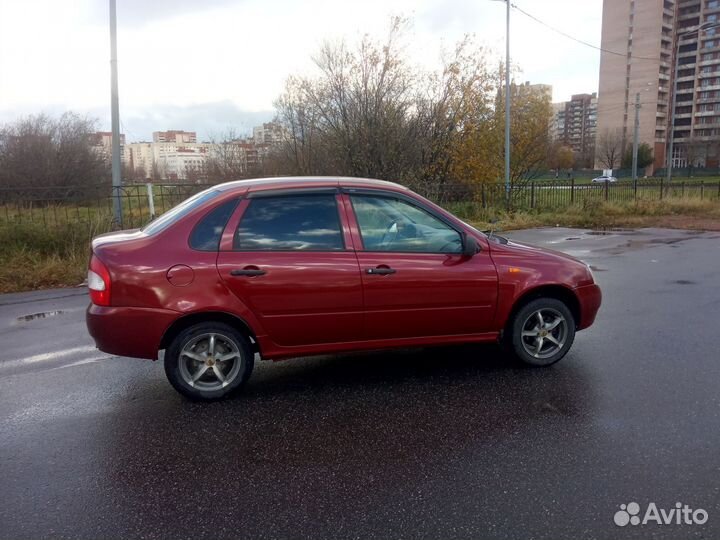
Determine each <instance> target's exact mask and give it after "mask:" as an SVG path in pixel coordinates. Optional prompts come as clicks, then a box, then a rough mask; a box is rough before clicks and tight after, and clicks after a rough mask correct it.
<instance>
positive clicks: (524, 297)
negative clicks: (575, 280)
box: [505, 285, 581, 329]
mask: <svg viewBox="0 0 720 540" xmlns="http://www.w3.org/2000/svg"><path fill="white" fill-rule="evenodd" d="M538 298H554V299H555V300H559V301H561V302H562V303H564V304H565V305H566V306H567V307H568V309H569V310H570V313H572V316H573V319H575V328H576V329H577V328H579V327H580V317H581V310H580V301H579V300H578V297H577V296H576V295H575V292H574V291H573V290H572V289H570V288H569V287H566V286H564V285H540V286H538V287H534V288H532V289H530V290H527V291H525V292H523V293H522V294H521V295H520V296H519V297H518V298H517V299H516V300H515V302H514V303H513V306H512V308H511V309H510V313H509V314H508V317H507V320H506V321H505V328H506V329H507V327H508V325H509V324H512V320H513V318H514V317H515V314H516V313H517V312H518V311H519V310H520V309H522V308H523V307H524V306H525V305H527V304H528V303H529V302H532V301H533V300H537V299H538Z"/></svg>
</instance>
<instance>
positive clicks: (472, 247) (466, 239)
mask: <svg viewBox="0 0 720 540" xmlns="http://www.w3.org/2000/svg"><path fill="white" fill-rule="evenodd" d="M478 247H479V246H478V242H477V240H476V239H475V237H474V236H468V234H467V233H463V249H462V254H463V257H473V256H475V254H476V253H477V252H478Z"/></svg>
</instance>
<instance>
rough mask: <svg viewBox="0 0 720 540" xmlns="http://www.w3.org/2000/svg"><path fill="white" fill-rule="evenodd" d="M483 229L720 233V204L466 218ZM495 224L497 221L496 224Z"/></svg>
mask: <svg viewBox="0 0 720 540" xmlns="http://www.w3.org/2000/svg"><path fill="white" fill-rule="evenodd" d="M466 217H467V219H469V220H471V221H472V222H473V224H475V225H476V226H477V227H479V228H481V229H491V228H495V229H496V230H513V229H528V228H532V227H543V226H561V227H579V228H586V229H595V228H607V227H629V228H640V227H668V228H675V229H703V230H720V203H719V202H718V201H708V200H704V201H703V200H700V199H679V198H678V199H665V200H662V201H643V200H639V201H637V202H629V203H606V202H603V201H588V202H587V203H585V204H584V205H578V206H570V207H568V208H565V209H562V210H557V211H553V212H548V211H536V212H534V211H521V212H509V213H508V212H502V211H500V212H498V211H495V212H492V211H490V212H487V211H486V212H479V213H476V214H475V215H469V216H466ZM493 220H497V221H496V222H495V223H493Z"/></svg>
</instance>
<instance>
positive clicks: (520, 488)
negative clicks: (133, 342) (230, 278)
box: [0, 228, 720, 539]
mask: <svg viewBox="0 0 720 540" xmlns="http://www.w3.org/2000/svg"><path fill="white" fill-rule="evenodd" d="M509 236H511V237H513V238H517V239H519V240H523V241H530V242H533V243H536V244H540V245H545V246H548V247H553V248H555V249H559V250H562V251H566V252H569V253H571V254H574V255H576V256H578V257H580V258H582V259H584V260H586V261H587V262H589V263H590V264H592V265H593V267H594V268H595V270H596V272H595V275H596V279H597V281H598V282H599V283H600V284H601V286H602V287H603V291H604V305H603V307H602V309H601V311H600V314H599V316H598V319H597V322H596V324H595V325H594V326H593V327H591V328H590V329H589V330H587V331H583V332H581V333H579V334H578V336H577V339H576V342H575V345H574V348H573V349H572V351H571V352H570V353H569V354H568V356H567V357H566V358H565V359H564V360H563V361H562V362H560V363H559V364H557V365H556V366H553V367H552V368H549V369H522V368H518V367H513V366H512V365H509V364H508V363H507V361H506V360H505V359H504V358H503V357H502V356H501V355H500V354H499V352H498V351H497V349H496V348H495V347H492V346H467V347H453V348H440V349H426V350H408V351H399V352H392V353H386V352H384V353H367V354H356V355H343V356H325V357H315V358H310V359H304V360H290V361H286V362H280V363H267V362H261V363H259V364H258V365H257V366H256V371H255V373H254V375H253V377H252V379H251V380H250V383H249V384H248V386H247V387H246V391H245V393H244V394H243V395H241V396H238V397H236V398H234V399H232V400H229V401H226V402H222V403H213V404H196V403H190V402H188V401H185V400H184V399H183V398H182V397H181V396H179V395H178V394H176V393H175V391H174V390H173V389H172V388H171V387H170V385H169V384H168V383H167V382H166V381H165V377H164V373H163V370H162V366H161V365H160V363H158V362H150V361H143V360H133V359H127V358H117V357H110V356H108V355H105V354H102V353H99V352H98V351H96V350H95V349H94V348H93V346H92V342H91V340H90V338H89V336H88V335H87V333H86V331H85V327H84V312H83V311H84V308H85V306H86V303H87V299H86V296H85V293H84V291H83V290H78V289H76V290H72V289H70V290H61V291H48V292H42V293H29V294H22V295H5V296H0V344H1V345H2V347H1V348H0V537H2V538H12V539H22V538H88V539H91V538H92V539H95V538H102V537H113V538H117V537H132V538H148V539H149V538H192V539H203V538H232V537H236V538H239V537H242V538H301V537H308V538H322V537H332V538H390V537H394V538H510V539H515V538H522V537H533V538H551V539H558V538H648V537H653V538H673V539H677V538H687V537H690V538H717V537H720V392H719V390H720V352H719V350H718V333H719V331H720V264H719V263H720V235H718V234H717V233H694V232H686V231H665V230H647V229H646V230H641V231H637V232H622V231H621V232H616V233H612V234H605V235H594V234H586V231H579V230H568V229H560V228H556V229H552V228H551V229H541V230H536V231H519V232H515V233H512V234H509ZM53 312H55V313H53ZM40 313H49V314H48V315H47V316H45V317H27V316H32V315H35V314H40ZM630 502H637V503H639V504H640V507H641V509H642V511H641V515H640V517H642V515H643V513H644V511H645V508H646V507H647V506H648V505H649V503H651V502H654V503H655V504H656V505H657V507H658V508H663V509H666V510H669V509H672V508H674V505H675V503H676V502H681V503H682V504H688V505H689V506H690V507H692V508H693V509H700V508H701V509H704V510H705V511H706V512H707V514H708V521H707V523H705V524H704V525H698V524H691V525H687V524H682V525H677V524H673V525H658V524H657V523H648V524H645V525H642V524H641V525H637V526H633V525H627V526H625V527H622V528H621V527H618V526H617V525H615V524H614V522H613V516H614V514H615V513H616V512H617V511H619V510H620V506H619V505H621V504H627V503H630Z"/></svg>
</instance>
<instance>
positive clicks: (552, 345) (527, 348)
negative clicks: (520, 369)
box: [506, 298, 576, 367]
mask: <svg viewBox="0 0 720 540" xmlns="http://www.w3.org/2000/svg"><path fill="white" fill-rule="evenodd" d="M541 320H542V322H543V324H542V326H541V324H540V321H541ZM575 325H576V322H575V317H573V314H572V312H571V311H570V309H569V308H568V307H567V305H566V304H565V303H564V302H562V301H560V300H558V299H556V298H537V299H535V300H532V301H530V302H528V303H527V304H525V305H524V306H522V307H521V308H520V309H519V310H517V312H516V313H515V314H514V316H513V317H512V319H511V320H510V321H509V322H508V327H507V330H506V335H507V334H509V335H507V345H508V348H509V349H510V351H511V352H512V353H513V355H514V356H515V358H517V359H518V360H519V361H520V362H522V363H523V364H525V365H528V366H533V367H547V366H550V365H552V364H554V363H556V362H558V361H559V360H560V359H561V358H562V357H563V356H565V355H566V354H567V352H568V351H569V350H570V347H571V346H572V344H573V341H574V340H575Z"/></svg>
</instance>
